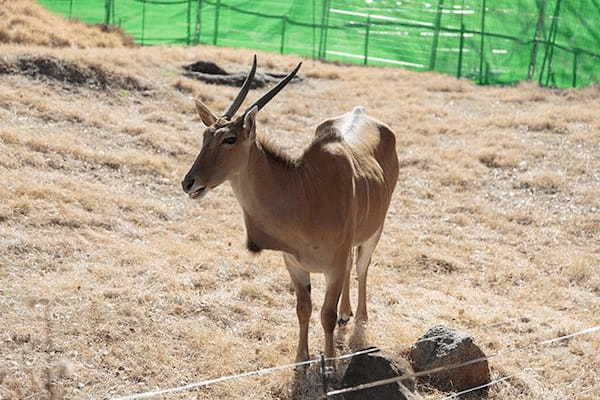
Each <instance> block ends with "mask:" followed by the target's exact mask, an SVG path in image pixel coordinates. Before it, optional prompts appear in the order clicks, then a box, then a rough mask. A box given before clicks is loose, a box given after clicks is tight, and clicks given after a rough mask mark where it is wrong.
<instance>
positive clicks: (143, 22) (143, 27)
mask: <svg viewBox="0 0 600 400" xmlns="http://www.w3.org/2000/svg"><path fill="white" fill-rule="evenodd" d="M145 30H146V0H142V39H141V40H140V42H141V43H142V46H143V45H144V31H145Z"/></svg>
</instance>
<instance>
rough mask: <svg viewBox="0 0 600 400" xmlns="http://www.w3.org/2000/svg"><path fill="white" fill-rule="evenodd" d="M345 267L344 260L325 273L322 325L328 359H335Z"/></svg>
mask: <svg viewBox="0 0 600 400" xmlns="http://www.w3.org/2000/svg"><path fill="white" fill-rule="evenodd" d="M345 267H346V260H345V259H343V260H342V262H340V263H339V265H336V266H334V268H333V269H332V271H330V272H327V273H325V280H326V282H327V283H326V285H327V289H326V292H325V301H324V302H323V308H321V325H323V331H324V333H325V355H326V356H327V357H335V347H334V344H333V331H334V329H335V325H336V321H337V306H338V301H339V299H340V293H341V292H342V287H343V286H344V279H345V277H346V268H345ZM334 364H335V363H334Z"/></svg>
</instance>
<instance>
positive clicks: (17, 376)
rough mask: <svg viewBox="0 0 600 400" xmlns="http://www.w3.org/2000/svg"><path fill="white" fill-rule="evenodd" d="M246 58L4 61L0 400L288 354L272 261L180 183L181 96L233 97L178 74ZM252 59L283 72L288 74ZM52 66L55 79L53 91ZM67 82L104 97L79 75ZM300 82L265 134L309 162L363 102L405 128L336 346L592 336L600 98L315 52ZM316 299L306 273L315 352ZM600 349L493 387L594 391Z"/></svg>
mask: <svg viewBox="0 0 600 400" xmlns="http://www.w3.org/2000/svg"><path fill="white" fill-rule="evenodd" d="M252 54H253V52H252V51H248V50H238V49H224V48H212V47H198V48H165V47H155V48H136V49H128V48H115V49H97V48H90V49H85V50H76V49H53V48H44V47H24V46H11V45H4V46H0V55H1V56H0V72H2V71H4V72H3V73H0V180H1V182H2V184H1V185H0V326H1V329H0V398H1V399H5V398H6V399H24V398H28V399H37V398H52V399H61V398H67V399H79V398H109V397H112V396H116V395H126V394H130V393H134V392H141V391H145V390H152V389H156V388H168V387H173V386H178V385H182V384H186V383H191V382H195V381H199V380H203V379H206V378H212V377H218V376H222V375H226V374H231V373H237V372H243V371H248V370H254V369H257V368H261V367H268V366H274V365H279V364H284V363H288V362H291V361H292V360H293V357H294V354H295V345H296V334H297V333H296V330H297V322H296V316H295V298H294V295H293V292H292V291H291V287H290V284H289V283H288V277H287V272H286V271H285V268H283V266H282V261H281V259H280V257H279V256H278V255H277V254H273V253H266V254H263V255H260V256H258V257H251V256H249V255H248V254H247V252H246V250H245V249H244V245H243V244H244V237H245V236H244V232H243V225H242V221H241V212H240V210H239V208H238V206H237V204H236V202H235V199H234V197H233V195H232V193H231V190H230V188H229V187H228V185H223V186H222V187H219V188H218V189H217V190H215V191H214V192H212V193H210V194H209V195H208V197H206V198H205V199H203V200H202V201H201V202H200V203H197V202H193V201H191V200H189V199H188V198H187V197H186V196H185V195H184V194H183V192H182V191H181V188H180V180H181V178H182V176H183V175H184V174H185V172H186V171H187V169H188V168H189V166H190V164H191V162H192V161H193V159H194V157H195V156H196V153H197V151H198V150H199V146H200V141H201V140H200V137H201V136H200V135H201V132H202V126H201V123H200V122H199V120H198V119H197V118H196V115H195V111H194V108H193V102H192V98H193V97H194V96H198V97H199V98H201V99H202V100H203V101H204V102H205V103H207V104H208V105H209V106H211V107H212V108H213V109H214V110H217V111H218V110H224V109H225V108H226V107H227V105H228V104H229V102H230V101H231V99H232V98H233V96H234V95H235V93H236V90H234V89H232V88H227V87H219V86H210V85H205V84H202V83H198V82H194V81H191V80H188V79H185V78H180V72H181V69H180V68H181V66H182V65H183V64H186V63H189V62H193V61H196V60H199V59H209V60H213V61H216V62H218V63H219V64H221V65H222V66H224V67H225V68H226V69H229V70H232V71H238V70H245V69H247V68H248V67H249V64H250V61H251V55H252ZM258 56H259V68H261V69H268V70H276V71H281V72H283V71H287V70H289V69H290V67H291V66H293V65H294V64H295V63H296V62H297V61H298V57H296V56H277V55H270V54H263V53H259V54H258ZM23 57H26V59H25V61H19V59H23ZM51 57H53V58H51ZM36 60H37V61H36ZM39 60H42V61H39ZM44 60H46V61H45V62H46V64H44V62H43V61H44ZM47 60H50V61H47ZM47 63H50V65H58V66H60V67H61V68H62V69H61V68H58V70H59V71H63V73H62V75H61V74H58V75H56V74H55V75H53V76H59V77H60V80H54V79H52V78H49V77H47V76H46V77H43V76H40V74H41V73H42V74H43V73H47V71H49V70H50V69H49V68H46V69H44V68H43V66H44V65H48V64H47ZM22 65H25V66H26V67H27V66H29V67H27V68H21V66H22ZM32 66H33V67H32ZM36 66H37V67H39V68H37V67H36ZM40 66H41V67H40ZM91 67H93V68H91ZM36 68H37V69H36ZM78 70H79V71H83V72H86V73H89V74H92V73H93V71H100V72H98V73H103V74H104V76H105V78H106V82H107V83H106V85H104V86H103V85H97V84H95V83H94V81H93V80H92V81H90V80H88V81H84V83H80V84H72V83H69V80H70V79H71V78H72V77H73V76H75V75H74V73H72V72H73V71H78ZM44 71H45V72H44ZM65 71H66V72H65ZM69 71H70V72H71V74H70V73H68V72H69ZM90 71H92V72H90ZM301 75H303V76H304V77H305V78H306V79H305V81H304V82H302V83H299V84H294V85H290V86H289V87H287V88H286V89H285V91H284V92H283V93H282V94H281V95H280V96H278V98H277V99H276V100H274V101H273V102H272V103H270V104H269V106H268V107H266V108H265V109H264V110H263V111H261V114H262V115H260V117H259V130H260V134H262V135H265V136H269V137H272V138H274V140H275V141H276V142H278V143H280V144H281V145H282V146H284V147H285V148H286V149H288V150H289V151H290V152H292V153H294V154H298V152H299V151H300V149H301V148H302V147H303V146H305V145H306V144H307V143H308V142H309V141H310V138H311V135H312V130H313V128H314V126H315V125H316V124H317V123H318V122H319V121H321V120H322V119H324V118H326V117H330V116H333V115H337V114H340V113H342V112H345V111H347V110H349V109H351V108H352V107H353V106H355V105H357V104H362V105H364V106H365V107H366V108H367V110H368V111H369V113H370V114H371V115H373V116H375V117H377V118H379V119H381V120H383V121H385V122H387V123H388V124H389V125H390V126H391V127H392V128H393V129H394V130H395V132H396V134H397V144H398V147H397V151H398V154H399V157H400V160H401V170H400V179H399V182H398V186H397V190H396V192H395V195H394V198H393V202H392V206H391V209H390V212H389V215H388V219H387V224H386V228H385V231H384V235H383V237H382V240H381V242H380V245H379V247H378V249H377V250H376V252H375V255H374V259H373V264H372V266H371V269H370V279H369V311H370V321H369V326H368V328H367V332H366V337H367V339H365V340H362V341H361V340H357V337H356V336H357V335H353V326H352V325H350V327H349V328H347V329H346V330H345V331H342V332H340V334H339V335H338V336H339V352H340V353H344V352H348V351H350V350H351V349H353V348H355V347H357V346H359V345H360V344H364V343H365V342H366V344H369V345H378V346H382V347H391V348H393V349H394V350H395V351H403V350H406V349H407V348H409V346H410V344H411V343H412V342H414V341H415V340H416V339H417V338H418V337H419V336H420V335H421V334H423V333H424V332H425V331H426V329H427V328H429V327H431V326H433V325H435V324H439V323H442V324H447V325H449V326H452V327H455V328H458V329H461V330H466V331H468V332H470V333H472V334H473V335H474V337H475V341H476V342H477V343H478V344H479V345H480V346H481V347H482V348H483V350H484V351H485V352H486V353H488V354H492V353H495V352H497V351H503V349H506V348H511V347H519V346H528V345H529V344H532V343H536V342H538V341H541V340H544V339H549V338H553V337H556V336H560V335H565V334H568V333H571V332H575V331H578V330H581V329H585V328H589V327H593V326H598V325H600V289H599V288H600V118H599V117H598V116H599V115H600V89H598V88H588V89H584V90H580V91H557V90H551V89H541V88H537V87H535V86H533V85H529V84H523V85H521V86H519V87H516V88H499V87H478V86H475V85H473V84H471V83H469V82H466V81H457V80H455V79H453V78H451V77H445V76H440V75H437V74H428V73H424V74H423V73H422V74H417V73H412V72H407V71H403V70H401V69H382V68H364V67H358V66H352V67H350V66H334V65H331V64H323V63H319V62H313V61H310V60H305V62H304V66H303V68H302V70H301ZM127 77H129V78H130V79H126V78H127ZM127 82H129V84H131V85H128V84H127ZM132 82H133V83H135V84H133V83H132ZM90 85H91V86H90ZM144 88H146V89H147V90H144ZM261 93H262V91H253V92H251V94H250V95H249V101H250V100H253V99H254V98H256V97H257V96H259V95H260V94H261ZM322 298H323V279H322V276H320V275H314V277H313V300H314V301H313V302H314V307H315V310H314V312H313V319H312V324H311V330H310V339H311V343H310V345H311V353H312V354H313V355H316V354H318V351H319V350H320V349H321V347H322V330H321V327H320V323H319V318H318V315H319V314H318V311H319V309H320V303H321V301H322ZM355 300H356V299H355V288H353V301H354V302H355ZM501 322H505V323H504V324H500V325H495V324H497V323H501ZM359 333H360V332H359ZM360 342H362V343H360ZM599 349H600V333H598V332H595V333H592V334H589V335H584V336H580V337H576V338H573V339H571V340H569V341H565V342H561V343H558V344H553V345H547V346H529V347H528V348H527V349H526V350H523V351H517V350H515V351H510V352H508V351H504V352H503V353H501V354H500V355H499V356H498V357H495V358H493V359H492V360H490V364H491V367H492V374H493V377H494V378H500V377H503V376H506V375H509V374H515V373H516V374H518V375H517V376H515V377H513V378H511V379H509V380H507V381H505V382H503V383H501V384H498V385H496V386H494V387H492V389H491V393H490V398H491V399H493V400H500V399H502V400H504V399H524V400H525V399H526V400H534V399H535V400H537V399H551V400H558V399H560V400H563V399H578V400H583V399H594V398H598V396H599V395H600V391H599V390H596V391H589V389H590V388H593V387H596V386H597V385H599V384H600V372H599V371H600V354H599V353H600V350H599ZM318 382H319V380H318V379H317V378H316V377H315V374H314V371H312V370H311V371H309V373H308V375H307V376H306V377H305V378H302V376H299V377H296V376H295V375H294V373H293V371H284V372H277V373H274V374H269V375H264V376H261V377H253V378H246V379H241V380H236V381H229V382H225V383H221V384H216V385H212V386H210V387H207V388H203V389H200V390H197V391H194V392H183V393H179V394H174V395H170V396H169V397H165V398H182V399H187V398H201V399H237V398H240V399H241V398H244V399H292V398H298V399H300V398H315V396H316V393H318V391H319V388H318V386H317V385H318ZM419 390H420V393H421V395H423V396H424V397H425V399H427V400H438V399H442V398H443V397H444V394H442V393H438V392H433V391H427V390H426V388H424V387H419ZM586 390H587V391H588V392H587V393H582V392H584V391H586Z"/></svg>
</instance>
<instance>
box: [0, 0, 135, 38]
mask: <svg viewBox="0 0 600 400" xmlns="http://www.w3.org/2000/svg"><path fill="white" fill-rule="evenodd" d="M2 43H4V44H7V43H13V44H21V45H39V46H50V47H77V48H88V47H133V46H135V44H134V42H133V40H132V39H131V38H130V37H129V36H128V35H126V34H125V33H123V32H122V31H121V30H120V29H118V28H115V27H107V26H105V25H87V24H84V23H82V22H79V21H77V20H65V19H64V18H62V17H59V16H57V15H54V14H52V13H51V12H49V11H48V10H46V9H45V8H44V7H42V6H41V5H39V4H37V2H35V1H33V0H1V1H0V44H2Z"/></svg>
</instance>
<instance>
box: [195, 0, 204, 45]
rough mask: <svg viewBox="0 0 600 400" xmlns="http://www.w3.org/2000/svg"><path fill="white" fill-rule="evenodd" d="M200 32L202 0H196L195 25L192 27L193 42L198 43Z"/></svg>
mask: <svg viewBox="0 0 600 400" xmlns="http://www.w3.org/2000/svg"><path fill="white" fill-rule="evenodd" d="M201 33H202V0H198V8H197V9H196V26H195V27H194V44H195V45H197V44H198V43H200V35H201Z"/></svg>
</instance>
